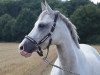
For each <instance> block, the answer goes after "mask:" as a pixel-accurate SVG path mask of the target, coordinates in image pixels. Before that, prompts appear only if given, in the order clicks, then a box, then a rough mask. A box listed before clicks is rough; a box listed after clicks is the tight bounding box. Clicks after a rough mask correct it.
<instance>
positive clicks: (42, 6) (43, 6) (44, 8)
mask: <svg viewBox="0 0 100 75" xmlns="http://www.w3.org/2000/svg"><path fill="white" fill-rule="evenodd" d="M41 8H42V11H44V10H46V6H45V5H44V4H43V3H42V2H41Z"/></svg>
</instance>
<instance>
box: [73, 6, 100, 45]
mask: <svg viewBox="0 0 100 75" xmlns="http://www.w3.org/2000/svg"><path fill="white" fill-rule="evenodd" d="M71 21H72V22H73V23H74V24H75V25H76V26H77V28H78V32H79V36H80V39H81V40H80V42H82V43H91V42H89V41H92V43H93V40H95V39H96V38H91V37H92V36H97V35H98V36H99V37H100V9H99V8H97V6H96V5H93V4H89V5H85V6H82V7H80V8H78V9H77V10H76V11H75V12H74V13H73V15H71ZM94 43H95V42H94ZM99 43H100V40H99Z"/></svg>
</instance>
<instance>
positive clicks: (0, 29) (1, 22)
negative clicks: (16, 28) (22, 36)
mask: <svg viewBox="0 0 100 75" xmlns="http://www.w3.org/2000/svg"><path fill="white" fill-rule="evenodd" d="M11 19H12V17H11V16H10V15H8V14H4V15H2V16H1V17H0V41H1V40H2V39H3V29H4V27H5V25H6V24H7V23H8V21H9V20H11Z"/></svg>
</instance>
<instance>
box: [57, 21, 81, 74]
mask: <svg viewBox="0 0 100 75" xmlns="http://www.w3.org/2000/svg"><path fill="white" fill-rule="evenodd" d="M61 25H62V27H63V29H62V35H61V36H63V38H62V42H61V44H59V45H57V50H58V57H59V60H60V64H61V67H62V68H63V69H64V70H70V71H71V72H74V73H78V59H77V52H78V51H79V50H78V48H77V46H76V45H75V43H74V41H73V39H72V37H71V35H70V32H69V31H68V29H67V27H66V25H64V23H63V24H61ZM65 31H66V32H65ZM66 34H67V36H65V35H66ZM64 74H65V75H66V74H67V75H71V74H70V73H69V72H67V71H65V73H64ZM72 75H73V74H72Z"/></svg>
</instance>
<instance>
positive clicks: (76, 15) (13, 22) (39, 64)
mask: <svg viewBox="0 0 100 75" xmlns="http://www.w3.org/2000/svg"><path fill="white" fill-rule="evenodd" d="M41 1H42V0H0V75H50V71H51V68H52V67H51V66H50V65H48V64H46V63H44V62H43V60H42V59H41V57H39V56H38V54H37V53H33V55H32V56H31V57H29V58H24V57H22V56H21V55H20V54H19V53H18V49H17V48H18V45H19V42H21V40H22V39H23V38H24V36H25V35H26V34H28V33H29V32H30V31H31V30H32V28H33V27H34V23H35V22H36V20H37V18H38V16H39V14H40V13H41V11H42V10H41ZM47 2H48V3H49V5H50V6H51V7H52V8H53V9H54V10H59V11H60V12H61V13H62V14H64V15H65V16H66V17H68V18H69V19H70V20H71V22H72V23H73V24H74V25H75V26H76V27H77V31H78V35H79V37H80V39H79V42H80V43H86V44H91V45H92V46H93V47H95V48H96V49H97V50H98V52H99V53H100V0H98V1H97V0H92V1H91V0H47ZM56 57H57V54H56V47H55V46H51V47H50V53H49V59H50V60H51V61H52V62H54V61H55V59H56Z"/></svg>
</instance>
